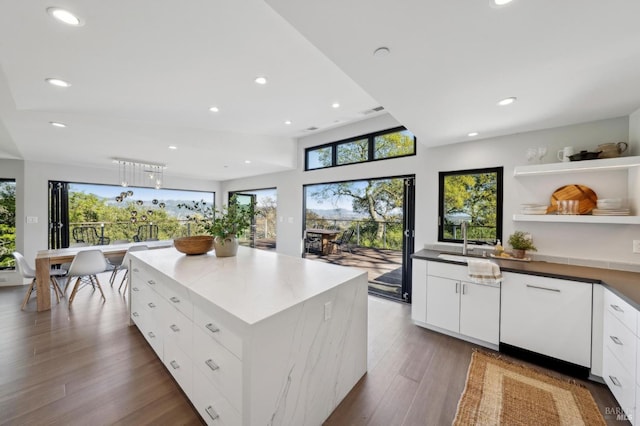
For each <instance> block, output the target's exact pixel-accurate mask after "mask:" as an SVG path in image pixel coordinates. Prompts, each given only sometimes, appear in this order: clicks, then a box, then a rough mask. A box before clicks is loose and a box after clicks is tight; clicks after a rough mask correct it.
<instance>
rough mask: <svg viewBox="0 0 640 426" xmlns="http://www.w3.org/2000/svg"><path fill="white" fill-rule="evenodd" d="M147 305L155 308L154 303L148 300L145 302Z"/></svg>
mask: <svg viewBox="0 0 640 426" xmlns="http://www.w3.org/2000/svg"><path fill="white" fill-rule="evenodd" d="M147 306H149V307H150V308H155V307H156V304H155V303H153V302H149V303H147Z"/></svg>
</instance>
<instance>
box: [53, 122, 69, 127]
mask: <svg viewBox="0 0 640 426" xmlns="http://www.w3.org/2000/svg"><path fill="white" fill-rule="evenodd" d="M49 124H51V125H52V126H53V127H67V125H66V124H64V123H58V122H57V121H50V122H49Z"/></svg>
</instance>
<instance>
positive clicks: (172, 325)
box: [169, 324, 180, 333]
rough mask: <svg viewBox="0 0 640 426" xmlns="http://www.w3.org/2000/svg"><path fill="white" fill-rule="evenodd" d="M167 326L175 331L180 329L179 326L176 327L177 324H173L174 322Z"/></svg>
mask: <svg viewBox="0 0 640 426" xmlns="http://www.w3.org/2000/svg"><path fill="white" fill-rule="evenodd" d="M169 328H170V329H171V330H173V331H175V332H176V333H177V332H178V331H180V327H178V326H177V325H175V324H171V326H170V327H169Z"/></svg>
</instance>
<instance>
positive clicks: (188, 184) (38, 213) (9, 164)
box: [0, 160, 220, 285]
mask: <svg viewBox="0 0 640 426" xmlns="http://www.w3.org/2000/svg"><path fill="white" fill-rule="evenodd" d="M0 166H1V167H2V168H1V169H0V177H16V180H17V182H16V184H17V188H16V189H17V200H16V203H17V206H16V209H17V211H16V216H17V217H16V227H17V230H16V232H17V238H16V248H17V249H18V251H20V252H22V253H23V254H24V256H25V257H26V258H27V259H30V260H29V262H30V263H31V264H32V266H33V265H34V263H35V261H34V260H33V259H35V256H36V253H37V252H38V250H43V249H46V248H47V247H48V241H47V237H48V229H47V226H48V199H49V194H48V183H49V181H50V180H59V181H67V182H83V183H96V184H108V185H117V184H118V169H117V167H114V168H105V169H99V168H84V167H70V166H65V165H60V164H51V163H41V162H33V161H19V160H0ZM21 168H22V170H21ZM5 170H7V171H9V170H15V173H16V174H17V176H5V175H6V173H5ZM164 186H165V187H166V188H171V189H188V190H199V191H211V192H216V201H217V202H219V193H220V184H219V182H215V181H204V180H193V179H185V178H179V177H174V176H171V175H170V174H169V175H167V174H165V176H164ZM27 216H34V217H37V218H38V223H31V224H27V223H26V217H27ZM7 284H16V282H15V278H13V277H12V279H11V280H9V282H8V283H0V285H7Z"/></svg>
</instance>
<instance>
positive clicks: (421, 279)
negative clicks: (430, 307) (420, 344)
mask: <svg viewBox="0 0 640 426" xmlns="http://www.w3.org/2000/svg"><path fill="white" fill-rule="evenodd" d="M411 276H412V279H411V318H412V319H413V320H414V321H416V322H418V323H425V322H426V321H427V261H426V260H420V259H413V264H412V268H411Z"/></svg>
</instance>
